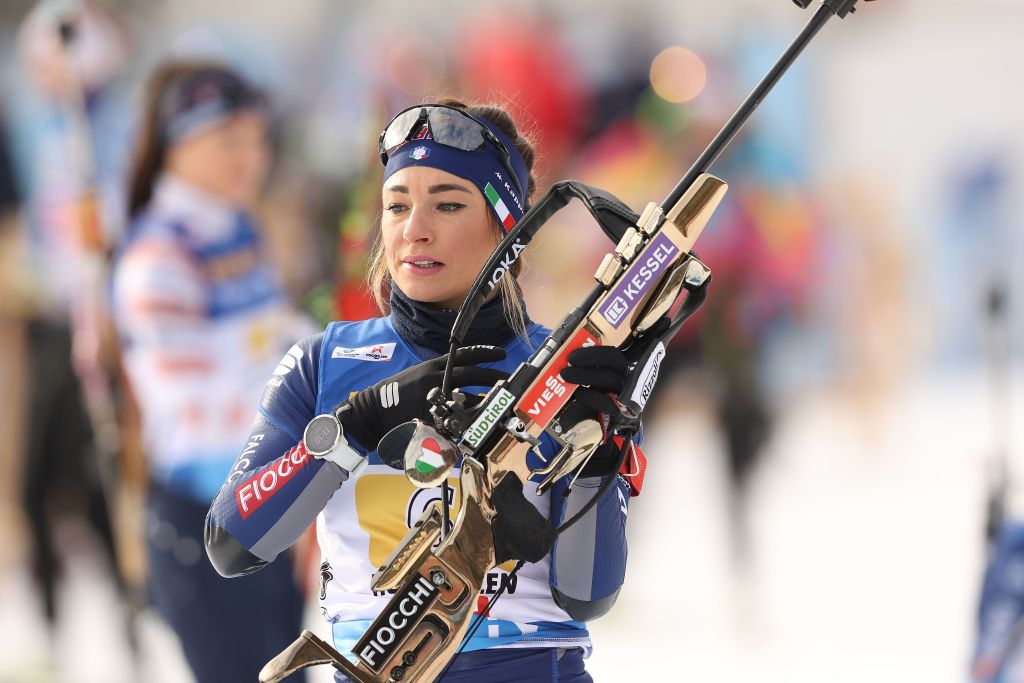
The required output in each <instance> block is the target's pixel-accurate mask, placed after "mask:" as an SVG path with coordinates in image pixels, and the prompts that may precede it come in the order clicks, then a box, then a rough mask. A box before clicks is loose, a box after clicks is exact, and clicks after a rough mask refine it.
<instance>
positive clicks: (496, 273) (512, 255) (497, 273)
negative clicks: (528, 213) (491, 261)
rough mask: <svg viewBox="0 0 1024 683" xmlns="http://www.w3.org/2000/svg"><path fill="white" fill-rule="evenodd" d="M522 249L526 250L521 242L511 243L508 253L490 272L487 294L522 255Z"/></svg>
mask: <svg viewBox="0 0 1024 683" xmlns="http://www.w3.org/2000/svg"><path fill="white" fill-rule="evenodd" d="M514 223H515V221H513V224H514ZM509 227H510V226H506V229H508V228H509ZM524 249H526V245H525V244H523V243H522V242H521V241H519V240H516V241H515V242H513V243H512V246H511V247H509V249H508V251H506V252H505V254H504V255H503V256H502V257H501V262H500V263H499V264H498V265H497V266H495V268H494V270H493V271H492V272H491V277H490V279H489V280H488V281H487V291H488V292H490V291H491V290H493V289H494V288H495V287H497V286H498V282H499V281H500V280H501V278H503V277H504V276H505V273H507V272H508V269H509V268H511V267H512V264H513V263H515V262H516V259H518V258H519V255H520V254H521V253H523V250H524Z"/></svg>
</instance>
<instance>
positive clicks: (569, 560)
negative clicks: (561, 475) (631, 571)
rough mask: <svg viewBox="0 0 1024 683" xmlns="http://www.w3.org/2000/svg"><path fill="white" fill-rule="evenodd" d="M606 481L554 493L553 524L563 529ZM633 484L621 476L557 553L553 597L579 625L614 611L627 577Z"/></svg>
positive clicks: (561, 540) (563, 485)
mask: <svg viewBox="0 0 1024 683" xmlns="http://www.w3.org/2000/svg"><path fill="white" fill-rule="evenodd" d="M604 481H605V480H604V479H602V478H599V477H593V478H587V479H583V478H580V479H578V480H577V481H576V483H575V484H574V485H573V488H572V490H571V491H570V492H569V494H568V496H567V495H566V489H567V488H568V483H569V481H568V478H566V479H563V480H562V481H560V482H558V483H557V484H556V485H555V486H553V487H552V490H551V518H552V519H551V521H552V523H553V524H554V525H555V526H558V525H559V524H561V523H562V522H564V521H565V520H568V519H569V518H571V517H573V516H574V515H575V514H576V513H577V512H578V511H579V510H581V509H582V508H583V506H584V505H586V504H587V502H588V501H590V500H591V498H593V496H594V495H596V494H597V492H598V490H599V489H600V487H601V485H602V484H603V483H604ZM628 501H629V485H628V484H627V483H626V482H625V481H624V480H623V479H622V477H620V476H618V475H615V481H614V482H612V484H611V486H609V487H608V490H607V491H606V492H605V494H604V495H603V496H602V497H601V499H600V500H599V501H598V502H597V504H596V505H595V506H594V507H593V508H591V510H590V511H589V512H588V513H587V514H586V515H584V516H583V518H581V519H580V520H579V521H577V522H576V523H575V524H573V526H571V527H569V528H568V529H566V530H565V532H563V533H562V534H561V535H560V536H559V537H558V538H557V539H556V540H555V545H554V548H553V549H552V551H551V574H550V583H551V596H552V598H553V599H554V600H555V603H556V604H557V605H558V606H559V607H561V608H562V609H563V610H565V611H566V613H568V615H569V616H570V617H572V618H573V619H575V620H576V621H590V620H591V619H596V618H598V617H600V616H602V615H604V614H605V613H607V612H608V610H610V609H611V607H612V605H613V604H615V600H616V598H618V595H619V589H620V588H621V587H622V583H623V581H624V579H625V576H626V555H627V545H626V515H627V512H628V509H629V503H628Z"/></svg>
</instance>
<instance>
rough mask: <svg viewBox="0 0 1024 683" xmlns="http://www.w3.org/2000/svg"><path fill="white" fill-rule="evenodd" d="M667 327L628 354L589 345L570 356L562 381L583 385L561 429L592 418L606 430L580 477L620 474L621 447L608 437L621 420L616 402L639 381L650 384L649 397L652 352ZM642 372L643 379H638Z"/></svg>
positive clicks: (653, 331)
mask: <svg viewBox="0 0 1024 683" xmlns="http://www.w3.org/2000/svg"><path fill="white" fill-rule="evenodd" d="M668 328H669V320H668V319H667V318H662V319H661V320H659V321H658V322H657V323H655V324H654V326H653V327H651V329H649V330H648V331H647V332H645V333H644V335H643V336H642V337H641V338H640V339H638V340H635V341H634V342H633V344H631V345H630V347H629V349H628V350H627V351H625V352H623V351H621V350H619V349H618V348H616V347H614V346H588V347H584V348H581V349H576V350H575V351H573V352H571V353H570V354H569V356H568V361H569V365H568V367H566V368H565V369H564V370H562V372H561V375H562V379H564V380H566V381H567V382H572V383H573V384H578V385H580V386H579V387H577V389H576V391H575V392H573V395H572V398H571V399H570V400H569V403H568V404H567V405H566V407H565V409H564V410H563V412H562V414H561V415H560V419H561V420H562V422H563V425H562V426H563V428H566V429H567V428H570V427H571V426H572V425H574V424H576V423H577V422H579V421H580V420H585V419H587V418H593V419H597V421H598V422H599V423H600V424H601V426H602V427H603V428H604V429H605V441H604V443H602V444H601V445H600V446H598V447H597V450H595V451H594V454H593V455H592V456H590V460H589V461H588V462H587V464H586V466H584V468H583V471H582V473H581V476H584V477H592V476H606V475H608V474H614V473H615V472H616V471H618V463H619V459H620V458H619V451H620V447H619V446H616V445H615V442H614V441H613V440H612V439H610V438H608V436H609V434H608V432H609V431H611V430H613V429H614V428H615V427H616V426H617V425H618V424H619V420H618V419H617V418H621V417H622V411H620V410H619V406H618V405H617V404H616V400H617V399H619V395H620V394H622V393H623V390H624V389H627V387H629V390H628V391H626V392H625V393H626V394H627V395H628V394H630V393H631V392H632V391H633V388H635V387H636V385H637V383H638V381H641V382H643V383H644V384H645V385H650V386H645V388H646V392H647V395H649V394H650V390H651V389H652V388H653V383H654V382H656V381H657V365H655V367H654V368H653V373H654V374H653V375H652V374H650V368H649V367H648V366H649V364H650V361H651V355H652V351H653V349H654V346H655V345H656V344H657V343H658V342H659V341H661V338H662V336H663V335H665V333H666V332H667V331H668ZM640 373H643V376H637V375H640ZM644 402H646V399H645V400H644ZM634 407H635V406H634ZM595 413H596V416H595Z"/></svg>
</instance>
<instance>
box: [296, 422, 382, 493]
mask: <svg viewBox="0 0 1024 683" xmlns="http://www.w3.org/2000/svg"><path fill="white" fill-rule="evenodd" d="M302 441H303V443H305V444H306V451H307V452H308V453H309V454H310V455H312V456H313V457H314V458H319V459H320V460H328V461H330V462H333V463H334V464H335V465H337V466H338V467H340V468H341V469H343V470H345V471H346V472H349V473H350V474H351V475H352V476H353V477H358V476H359V475H360V474H361V473H362V471H363V470H364V469H366V463H367V460H368V458H367V457H366V456H365V455H362V454H361V453H359V451H357V450H356V449H354V448H352V446H350V445H349V443H348V441H346V440H345V432H344V431H343V430H342V428H341V422H340V421H338V418H337V417H335V416H334V415H333V414H331V413H324V414H322V415H317V416H316V417H314V418H313V419H312V420H310V421H309V424H307V425H306V430H305V431H304V432H303V433H302Z"/></svg>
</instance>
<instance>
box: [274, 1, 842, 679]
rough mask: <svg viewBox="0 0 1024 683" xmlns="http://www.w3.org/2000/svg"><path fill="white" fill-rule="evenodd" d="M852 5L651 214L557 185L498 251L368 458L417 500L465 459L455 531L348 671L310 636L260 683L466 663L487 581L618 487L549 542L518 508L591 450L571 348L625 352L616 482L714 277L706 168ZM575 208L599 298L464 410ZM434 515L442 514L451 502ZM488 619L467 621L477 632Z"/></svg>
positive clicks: (427, 544) (428, 532) (397, 580)
mask: <svg viewBox="0 0 1024 683" xmlns="http://www.w3.org/2000/svg"><path fill="white" fill-rule="evenodd" d="M794 2H796V4H797V5H799V6H800V7H801V8H807V7H808V6H809V5H810V4H811V0H794ZM856 4H857V0H823V1H822V5H821V7H820V8H819V9H818V10H817V11H816V12H815V14H814V16H813V17H812V18H811V20H810V21H809V22H808V23H807V25H806V26H805V27H804V29H803V30H802V31H801V33H800V34H799V35H798V36H797V38H796V39H795V40H794V41H793V43H792V44H791V45H790V46H789V48H787V50H786V51H785V53H783V55H782V57H781V58H780V59H779V61H778V62H777V63H776V64H775V65H774V66H773V67H772V69H771V70H770V71H769V73H768V74H767V76H765V78H764V79H763V80H762V81H761V82H760V83H759V84H758V85H757V87H756V88H755V89H754V91H753V92H752V93H751V94H750V95H749V96H748V98H747V99H746V100H745V101H744V103H743V104H742V105H741V106H740V108H739V109H738V110H737V111H736V113H735V114H734V115H733V116H732V118H731V119H730V120H729V121H728V122H727V123H726V125H725V126H724V127H723V129H722V130H721V131H720V132H719V134H718V135H717V136H716V137H715V139H714V140H712V142H711V143H710V145H709V146H708V148H707V149H706V150H705V151H704V152H703V153H702V154H701V156H700V157H699V158H698V159H697V161H696V162H695V163H694V164H693V166H692V167H691V168H690V169H689V170H688V171H687V173H686V174H685V175H684V176H683V178H682V179H681V180H680V181H679V183H678V184H677V185H676V186H675V188H674V189H673V190H672V192H671V193H670V194H669V195H668V197H667V198H666V199H665V200H664V201H663V202H662V203H661V204H660V205H658V204H655V203H653V202H652V203H650V204H648V205H647V207H646V208H645V209H644V210H643V212H642V213H641V214H640V215H637V214H636V213H634V212H633V211H631V210H630V209H629V208H628V207H626V206H625V205H624V204H623V203H622V202H621V201H619V200H618V199H616V198H615V197H614V196H612V195H611V194H609V193H607V192H605V191H604V190H600V189H597V188H594V187H590V186H588V185H585V184H583V183H580V182H577V181H572V180H566V181H562V182H559V183H556V184H555V185H554V186H553V187H552V188H551V189H550V190H549V191H548V192H547V193H546V194H545V195H544V196H543V197H542V198H541V199H540V200H539V201H538V202H537V203H536V204H535V205H534V206H533V207H532V208H531V209H530V210H529V211H527V212H526V214H525V215H524V216H523V218H522V219H521V220H520V221H519V222H518V223H517V224H516V226H515V227H514V228H513V229H512V230H511V231H510V232H509V233H508V235H506V237H505V238H504V239H503V240H502V241H501V243H500V244H499V245H498V246H497V247H496V248H495V250H494V252H493V253H492V255H491V256H490V258H489V259H488V261H487V263H486V264H485V265H484V267H483V269H482V270H481V271H480V273H479V275H478V276H477V278H476V280H475V281H474V283H473V286H472V288H471V289H470V291H469V294H468V295H467V296H466V299H465V301H464V302H463V304H462V307H461V308H460V310H459V315H458V316H457V318H456V320H455V324H454V325H453V327H452V334H451V349H450V350H451V353H450V354H449V361H448V365H447V367H446V368H445V375H444V380H443V382H442V386H441V387H439V388H436V389H434V390H433V391H432V392H431V393H430V394H429V395H428V398H427V400H428V402H429V403H430V413H431V416H432V418H433V422H434V425H433V426H430V425H427V424H425V423H422V422H420V421H418V420H417V421H413V422H410V423H407V424H405V425H400V426H399V427H396V428H395V429H394V430H392V431H391V432H389V433H388V434H387V435H385V437H384V439H382V440H381V443H380V445H379V447H378V453H379V454H380V456H381V459H382V460H384V461H385V462H386V463H388V464H390V465H392V466H393V467H397V468H399V469H404V470H405V473H406V476H407V477H408V478H409V479H410V480H411V481H412V482H413V484H414V485H416V486H418V487H422V488H432V487H435V486H438V485H447V484H446V482H447V478H448V473H449V471H450V470H451V468H452V467H453V466H454V465H455V464H456V462H457V461H458V460H459V458H460V456H461V460H462V465H461V472H460V479H459V481H460V495H461V509H460V511H459V514H458V517H457V518H456V520H455V523H454V525H453V526H452V528H451V529H450V530H449V529H448V518H447V510H446V509H442V507H441V506H439V505H438V504H436V503H435V504H434V505H433V506H432V507H430V508H428V509H427V510H425V511H424V513H423V514H422V516H421V517H420V519H419V520H418V521H417V522H416V523H415V524H414V525H413V526H412V528H411V529H410V530H409V532H408V533H407V534H406V536H405V538H403V539H402V541H401V542H400V543H399V545H398V547H396V548H395V550H394V551H393V552H392V554H391V555H390V557H389V558H388V559H387V561H386V562H385V564H384V566H382V567H381V568H380V570H379V571H378V572H377V573H376V574H374V575H373V577H372V579H371V584H370V585H371V588H372V589H373V590H374V591H386V590H395V591H396V592H395V593H394V595H393V597H392V598H391V600H390V601H389V602H388V604H387V606H386V607H385V608H384V610H383V611H382V612H381V614H380V615H379V616H378V617H377V619H376V620H375V621H374V622H373V623H372V624H371V625H370V627H369V628H368V629H367V631H366V633H365V634H364V635H363V637H362V638H361V639H360V640H359V641H358V642H357V643H356V646H355V648H354V649H353V654H354V655H355V656H356V658H357V663H355V664H353V663H351V662H350V661H349V660H348V659H346V658H345V657H343V656H342V655H340V654H339V653H338V652H337V651H336V650H335V649H334V648H333V647H331V646H330V645H329V644H328V643H326V642H324V641H323V640H321V639H320V638H318V637H317V636H316V635H314V634H313V633H311V632H310V631H308V630H306V631H303V632H302V634H301V635H300V636H299V638H298V639H297V640H295V642H294V643H292V645H290V646H289V647H288V648H287V649H286V650H285V651H283V652H282V653H281V654H279V655H278V656H277V657H275V658H274V659H273V660H271V661H270V662H269V663H268V664H267V665H266V666H265V667H264V668H263V671H261V672H260V681H261V682H262V683H276V682H277V681H280V680H282V679H283V678H284V677H286V676H288V675H290V674H292V673H295V672H296V671H299V670H301V669H304V668H306V667H308V666H312V665H315V664H330V665H332V666H333V667H334V668H335V669H337V670H338V671H341V672H342V673H343V674H344V675H345V676H347V677H348V678H350V679H351V680H353V681H356V682H357V683H385V682H394V681H402V680H404V681H412V682H417V683H418V682H424V683H425V682H427V681H433V680H435V679H437V678H440V677H442V676H443V673H444V671H445V670H446V668H447V665H448V664H449V663H450V661H451V660H452V658H453V657H454V656H455V655H456V654H458V652H457V651H461V650H460V648H459V645H460V643H462V642H463V641H464V637H465V636H466V633H467V631H468V630H469V629H470V618H469V617H470V614H471V612H472V610H473V608H474V606H475V605H476V595H477V593H478V591H479V590H480V587H481V586H482V584H483V581H484V577H485V576H486V573H487V571H488V570H490V569H492V568H493V567H495V566H497V565H499V564H501V563H503V562H506V561H509V560H517V561H518V563H517V565H516V567H515V569H513V573H515V572H516V571H518V569H519V568H520V567H521V566H522V565H523V563H524V562H536V561H539V560H540V559H542V558H543V557H544V556H545V555H546V554H547V553H548V552H549V551H550V549H551V546H552V544H553V543H554V540H555V537H556V536H557V535H558V534H559V533H561V532H562V531H564V530H565V529H567V528H569V527H570V526H571V525H572V524H574V523H575V522H576V520H578V519H580V518H581V517H582V516H583V515H585V514H586V513H587V512H588V511H589V509H590V508H591V507H592V506H593V505H594V504H596V502H597V501H598V500H599V499H600V498H601V497H602V496H603V495H604V493H605V492H606V491H607V489H608V487H609V486H610V485H611V483H612V482H613V481H614V480H615V477H614V476H612V477H608V478H607V479H606V481H605V482H604V484H603V485H602V486H601V487H600V488H599V489H598V491H597V493H596V494H595V495H594V496H593V498H592V499H591V500H589V501H588V503H587V504H586V505H584V506H583V508H582V509H581V510H580V511H579V512H578V513H577V514H576V515H574V516H573V518H572V519H570V520H568V521H566V522H565V523H563V524H562V525H561V526H560V527H558V528H557V529H553V528H552V527H551V525H550V524H549V523H548V521H547V520H546V519H544V518H543V516H541V514H540V513H539V512H538V511H537V509H536V508H535V507H534V506H533V505H531V504H530V503H529V502H528V501H527V500H526V498H525V497H524V495H523V486H524V482H526V481H528V480H531V479H533V480H536V478H537V477H539V478H540V479H541V480H540V483H539V484H538V486H537V493H538V494H541V493H544V492H545V491H546V490H548V488H549V487H550V486H551V485H552V484H553V483H554V482H555V481H557V480H559V479H561V478H563V477H567V476H570V475H578V473H579V472H580V470H581V469H582V468H583V467H584V466H585V464H586V463H587V461H588V459H589V457H590V456H591V455H592V454H593V452H594V450H595V449H596V447H597V446H598V445H599V444H600V443H601V437H602V433H601V431H602V430H601V426H600V425H599V424H598V423H597V421H596V420H592V419H585V420H582V421H581V422H577V423H575V424H570V425H567V424H564V423H563V421H562V420H560V418H561V417H563V416H562V415H561V412H562V409H563V408H564V407H565V405H566V404H567V403H568V401H569V399H570V397H571V396H572V393H573V391H574V390H575V388H576V386H575V385H573V384H570V383H568V382H565V381H564V380H562V379H561V378H560V377H559V373H560V372H561V370H562V369H564V368H565V367H566V365H567V360H566V358H567V356H568V355H569V353H570V352H571V351H573V350H575V349H578V348H581V347H584V346H591V345H595V344H603V345H611V346H617V347H620V348H622V349H623V351H624V352H625V353H626V355H627V357H628V358H630V360H631V362H632V365H631V367H630V371H629V377H628V379H627V385H626V389H625V390H624V391H623V392H621V393H620V395H619V401H620V403H621V414H619V415H614V416H612V425H611V427H610V428H614V431H615V433H616V434H617V436H618V437H619V438H621V446H620V449H619V467H621V466H622V463H623V462H624V460H625V458H626V457H627V455H628V454H629V450H630V443H631V438H632V437H633V436H634V435H635V434H636V432H637V431H638V430H639V424H640V412H641V411H642V410H643V407H644V405H645V404H646V401H647V398H648V395H649V392H650V389H651V387H653V385H654V380H655V379H656V378H657V372H658V366H659V364H660V361H661V359H662V358H663V357H664V353H665V344H666V343H667V342H668V341H669V340H670V339H671V338H672V336H673V335H674V334H675V333H676V331H677V330H678V329H679V327H680V325H682V323H683V322H685V320H686V319H687V318H689V317H690V316H691V315H692V314H693V313H694V312H695V311H696V310H697V309H698V308H699V307H700V305H701V304H702V303H703V302H704V300H705V298H706V296H707V290H708V286H709V285H710V283H711V273H710V270H709V269H708V268H707V267H706V266H705V265H704V264H703V263H701V262H700V261H699V260H698V259H697V257H696V256H695V255H694V254H693V253H692V252H691V249H692V248H693V245H694V243H695V242H696V240H697V238H698V237H699V236H700V233H701V231H702V230H703V229H704V226H705V225H707V223H708V221H709V220H710V219H711V216H712V214H713V213H714V211H715V209H716V208H717V207H718V205H719V203H720V202H721V200H722V198H723V197H724V195H725V192H726V190H727V185H726V183H725V182H724V181H723V180H721V179H719V178H716V177H715V176H713V175H711V174H710V173H709V172H708V170H709V168H710V166H711V164H712V163H714V161H715V160H716V159H717V158H718V156H719V155H720V154H721V152H722V151H723V150H724V149H725V147H726V146H727V145H728V144H729V143H730V142H731V141H732V140H733V139H734V138H735V136H736V134H737V133H738V132H739V130H740V128H741V127H742V126H743V124H744V123H746V121H747V119H748V118H749V117H750V115H751V114H752V113H753V112H754V110H755V109H756V108H757V106H758V105H759V104H760V102H761V100H763V99H764V97H765V96H766V95H767V94H768V92H769V91H770V90H771V89H772V88H773V87H774V86H775V84H776V83H777V82H778V80H779V79H780V78H781V77H782V75H783V74H784V73H785V71H786V70H787V69H788V68H789V67H790V66H791V65H792V64H793V62H794V61H795V60H796V58H797V57H798V56H799V55H800V53H801V52H802V51H803V50H804V48H805V47H806V46H807V45H808V44H809V43H810V41H811V40H812V39H813V38H814V36H815V35H816V34H817V33H818V31H819V30H820V29H821V28H822V27H823V26H824V25H825V23H826V22H827V21H828V20H829V19H831V18H832V17H833V16H838V17H840V18H844V17H845V16H846V15H847V14H850V13H852V12H854V11H855V8H856ZM572 199H577V200H579V201H581V202H582V203H583V205H584V206H585V208H586V209H587V210H588V211H589V212H590V214H591V215H592V216H593V217H594V219H595V221H596V222H597V223H598V225H599V226H600V227H601V229H602V231H603V232H604V233H605V234H606V235H607V236H608V237H609V239H611V240H612V241H613V242H615V243H616V247H615V250H614V251H613V252H611V253H608V254H606V255H605V257H604V260H603V261H602V262H601V265H600V266H599V267H598V269H597V272H596V273H595V275H594V277H595V279H596V281H597V284H596V286H595V287H594V289H593V290H592V291H591V292H590V293H589V294H588V295H587V297H586V298H585V299H584V301H583V303H581V304H580V305H579V306H577V307H576V308H574V309H573V310H572V311H570V312H569V313H568V314H567V315H566V316H565V317H564V318H563V319H562V321H561V322H560V323H559V325H558V326H557V327H556V328H555V329H554V330H553V331H552V332H551V334H550V336H549V337H548V338H547V339H546V340H545V341H544V343H543V344H542V345H541V347H540V348H539V349H538V350H537V351H536V352H535V353H534V354H533V355H532V356H531V357H530V359H529V360H528V361H527V362H526V363H523V364H521V365H520V366H519V367H518V368H517V369H516V371H515V372H514V373H512V375H511V376H510V377H509V378H508V379H507V380H504V381H501V382H498V383H497V384H496V385H495V386H494V387H493V388H492V389H491V390H490V391H489V392H488V393H487V395H486V396H485V397H484V399H483V401H482V402H481V403H480V404H479V405H477V406H476V407H474V408H472V409H469V408H467V401H466V396H465V395H463V394H461V393H460V392H457V391H455V392H453V391H452V390H451V371H452V367H453V365H452V359H453V358H454V356H455V354H454V352H455V350H456V349H458V348H459V347H460V346H462V343H463V340H464V338H465V334H466V332H467V331H468V329H469V325H470V322H471V321H472V320H473V317H474V316H475V315H476V313H477V312H478V311H479V309H480V307H481V306H482V305H483V303H484V302H485V301H486V299H487V296H488V295H489V294H490V293H491V291H492V290H493V289H494V288H495V287H496V286H497V283H498V282H499V281H500V280H501V278H502V277H503V276H504V275H505V274H506V273H507V272H508V270H509V268H510V267H511V265H512V264H513V263H514V262H515V261H516V260H517V259H518V258H519V255H520V254H521V253H522V252H523V251H524V250H525V249H526V246H527V244H529V242H530V240H531V239H532V238H533V236H534V235H535V234H536V233H537V231H538V230H539V229H540V228H541V227H542V226H543V225H544V224H545V223H546V222H547V221H548V220H549V219H550V218H551V216H552V215H554V214H555V213H556V212H557V211H559V210H560V209H562V208H563V207H565V206H566V205H567V204H568V203H569V201H571V200H572ZM677 305H678V308H677V309H676V311H675V313H671V311H672V310H673V308H675V307H676V306H677ZM666 321H667V322H666ZM545 432H546V433H548V434H549V435H550V436H552V437H553V438H554V439H555V440H556V442H558V443H559V444H560V445H561V446H562V448H561V450H560V451H559V452H558V453H557V454H555V455H554V456H553V457H552V458H551V459H550V460H549V461H547V462H545V463H544V464H543V465H542V466H541V467H538V468H535V469H531V467H530V465H529V464H528V461H527V455H529V454H530V452H531V451H534V450H535V448H536V447H537V446H538V445H539V443H540V441H539V437H540V436H541V434H542V433H545ZM427 441H432V442H433V443H432V444H430V446H431V450H435V451H437V450H440V455H441V458H442V460H443V461H444V466H442V467H440V468H437V469H432V470H431V471H430V472H429V473H427V474H424V473H422V472H420V471H419V470H418V469H417V467H416V461H417V459H418V458H420V457H421V454H422V453H423V448H424V444H425V442H427ZM542 459H543V458H542ZM442 500H444V501H445V502H446V501H447V496H442ZM444 507H447V506H444ZM435 544H437V547H436V548H434V545H435ZM497 597H499V596H495V598H494V600H492V602H491V604H493V602H494V601H496V600H497ZM483 617H484V614H481V615H480V617H479V618H478V619H477V623H476V625H477V626H479V624H480V623H482V620H483ZM474 630H475V627H474Z"/></svg>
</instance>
